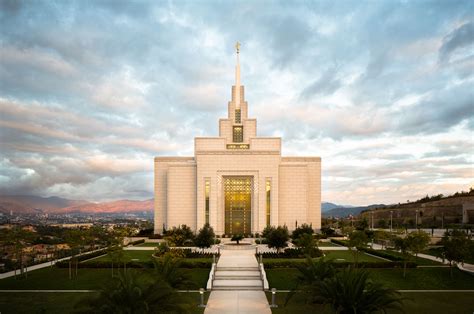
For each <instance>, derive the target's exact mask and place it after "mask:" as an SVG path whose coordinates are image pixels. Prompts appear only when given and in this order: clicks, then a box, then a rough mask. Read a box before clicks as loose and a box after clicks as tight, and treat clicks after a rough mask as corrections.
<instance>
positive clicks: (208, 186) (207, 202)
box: [204, 178, 211, 224]
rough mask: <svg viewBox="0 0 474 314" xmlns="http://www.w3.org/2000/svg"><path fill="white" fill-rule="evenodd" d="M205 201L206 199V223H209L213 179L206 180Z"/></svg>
mask: <svg viewBox="0 0 474 314" xmlns="http://www.w3.org/2000/svg"><path fill="white" fill-rule="evenodd" d="M204 193H205V199H206V223H207V224H208V223H209V207H210V203H209V195H210V194H211V179H209V178H206V181H205V187H204Z"/></svg>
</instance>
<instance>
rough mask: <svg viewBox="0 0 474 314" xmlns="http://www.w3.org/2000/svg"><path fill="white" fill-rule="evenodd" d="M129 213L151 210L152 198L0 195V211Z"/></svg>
mask: <svg viewBox="0 0 474 314" xmlns="http://www.w3.org/2000/svg"><path fill="white" fill-rule="evenodd" d="M10 211H13V212H14V213H35V212H36V213H37V212H43V213H54V214H61V213H65V214H66V213H90V214H97V213H131V212H143V211H147V212H150V211H153V199H149V200H144V201H132V200H118V201H112V202H104V203H91V202H88V201H83V200H69V199H65V198H60V197H55V196H53V197H39V196H30V195H14V196H11V195H2V196H0V212H3V213H10Z"/></svg>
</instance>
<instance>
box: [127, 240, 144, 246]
mask: <svg viewBox="0 0 474 314" xmlns="http://www.w3.org/2000/svg"><path fill="white" fill-rule="evenodd" d="M142 243H145V239H141V240H136V241H132V242H130V243H128V245H132V246H133V245H137V244H142Z"/></svg>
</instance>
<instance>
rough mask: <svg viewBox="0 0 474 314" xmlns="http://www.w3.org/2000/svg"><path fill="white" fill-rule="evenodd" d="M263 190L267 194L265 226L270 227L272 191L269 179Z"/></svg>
mask: <svg viewBox="0 0 474 314" xmlns="http://www.w3.org/2000/svg"><path fill="white" fill-rule="evenodd" d="M265 188H266V192H267V226H270V209H271V190H272V181H271V180H270V179H267V180H266V182H265Z"/></svg>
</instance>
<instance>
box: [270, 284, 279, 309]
mask: <svg viewBox="0 0 474 314" xmlns="http://www.w3.org/2000/svg"><path fill="white" fill-rule="evenodd" d="M275 295H276V289H275V288H272V304H270V307H271V308H275V307H278V305H276V303H275Z"/></svg>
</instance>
